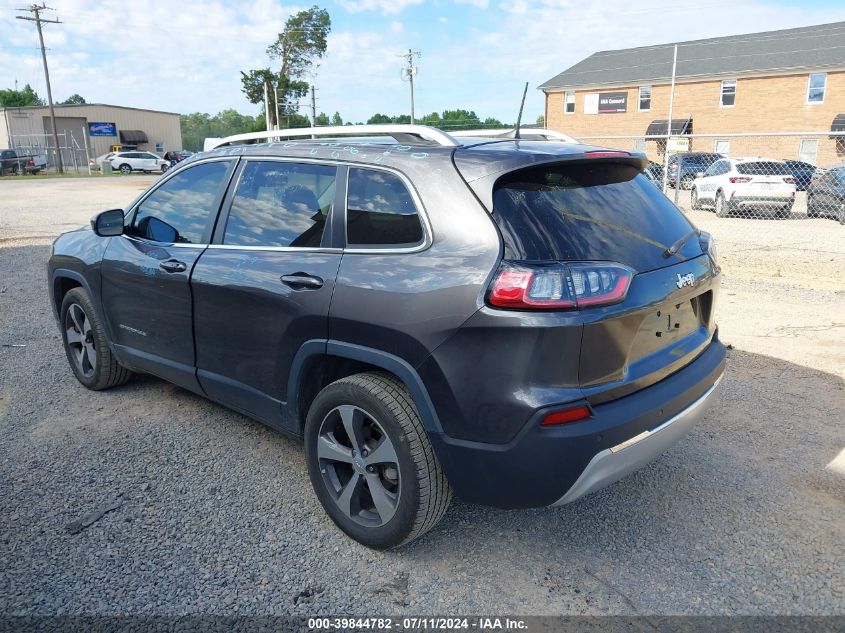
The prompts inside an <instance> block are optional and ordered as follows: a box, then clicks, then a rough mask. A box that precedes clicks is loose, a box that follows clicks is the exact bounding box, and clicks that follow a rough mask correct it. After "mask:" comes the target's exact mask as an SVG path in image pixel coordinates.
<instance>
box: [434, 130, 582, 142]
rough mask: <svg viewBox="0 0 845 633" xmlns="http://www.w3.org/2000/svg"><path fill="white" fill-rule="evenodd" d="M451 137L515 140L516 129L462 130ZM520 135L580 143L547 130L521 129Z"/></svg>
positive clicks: (566, 135) (572, 138)
mask: <svg viewBox="0 0 845 633" xmlns="http://www.w3.org/2000/svg"><path fill="white" fill-rule="evenodd" d="M449 134H450V135H451V136H454V137H456V138H462V137H475V138H501V139H508V138H511V139H512V138H515V135H516V130H515V129H514V128H507V129H498V130H461V131H460V132H449ZM519 135H520V136H521V137H522V138H521V139H520V140H526V137H531V136H542V137H545V138H546V139H548V140H554V141H563V142H564V143H580V142H581V141H579V140H578V139H576V138H574V137H572V136H569V135H568V134H564V133H563V132H557V131H555V130H547V129H545V128H532V127H525V126H523V127H521V128H519Z"/></svg>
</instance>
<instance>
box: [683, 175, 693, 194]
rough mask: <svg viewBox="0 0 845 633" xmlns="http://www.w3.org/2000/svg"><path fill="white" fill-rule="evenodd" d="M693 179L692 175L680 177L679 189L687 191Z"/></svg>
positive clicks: (690, 187)
mask: <svg viewBox="0 0 845 633" xmlns="http://www.w3.org/2000/svg"><path fill="white" fill-rule="evenodd" d="M693 180H695V179H694V178H693V177H692V176H684V177H683V178H681V189H682V190H683V191H689V190H690V189H692V186H693V185H692V183H693Z"/></svg>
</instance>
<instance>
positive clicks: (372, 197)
mask: <svg viewBox="0 0 845 633" xmlns="http://www.w3.org/2000/svg"><path fill="white" fill-rule="evenodd" d="M346 241H347V244H348V245H349V246H351V247H358V248H361V247H364V248H366V247H383V246H396V247H409V246H414V245H417V244H421V243H422V241H423V227H422V222H421V221H420V215H419V211H418V209H417V207H416V204H415V203H414V199H413V197H412V196H411V193H410V192H409V191H408V188H407V187H406V186H405V183H404V182H403V181H402V179H401V178H399V176H397V175H395V174H391V173H389V172H386V171H380V170H379V171H376V170H374V169H359V168H351V169H350V170H349V184H348V188H347V196H346Z"/></svg>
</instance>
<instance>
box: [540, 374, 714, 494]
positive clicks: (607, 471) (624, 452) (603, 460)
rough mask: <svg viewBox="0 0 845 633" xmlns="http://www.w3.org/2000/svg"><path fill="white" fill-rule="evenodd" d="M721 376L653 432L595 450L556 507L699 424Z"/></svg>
mask: <svg viewBox="0 0 845 633" xmlns="http://www.w3.org/2000/svg"><path fill="white" fill-rule="evenodd" d="M721 381H722V376H719V379H718V380H717V381H716V382H715V383H713V386H712V387H710V389H708V390H707V391H705V392H704V394H702V396H701V397H700V398H699V399H698V400H696V401H695V402H693V403H692V404H691V405H690V406H688V407H687V408H686V409H684V410H683V411H681V412H680V413H678V414H677V415H675V416H673V417H672V418H670V419H668V420H666V422H664V423H663V424H661V425H660V426H657V427H655V428H653V429H651V430H650V431H643V432H642V433H640V434H639V435H635V436H634V437H632V438H631V439H629V440H625V441H624V442H621V443H620V444H617V445H616V446H613V447H611V448H606V449H605V450H603V451H601V452H599V453H596V454H595V455H594V456H593V458H592V459H591V460H590V463H589V464H587V467H586V468H585V469H584V472H582V473H581V476H580V477H578V479H577V480H576V482H575V483H574V484H572V487H571V488H570V489H569V490H567V491H566V494H564V495H563V496H562V497H561V498H560V499H558V500H557V501H555V502H554V503H553V504H552V505H553V506H560V505H564V504H566V503H571V502H572V501H575V500H576V499H579V498H581V497H583V496H584V495H586V494H589V493H591V492H595V491H596V490H599V489H601V488H604V487H605V486H608V485H610V484H612V483H613V482H615V481H617V480H618V479H621V478H622V477H624V476H625V475H627V474H629V473H632V472H634V471H635V470H637V469H638V468H641V467H642V466H645V465H646V464H648V463H649V462H651V461H653V460H654V459H655V458H656V457H658V456H659V455H661V454H662V453H663V452H665V451H666V450H668V449H669V448H670V447H671V446H673V445H674V444H675V443H676V442H677V441H678V440H680V439H681V438H682V437H683V436H684V435H686V434H687V433H688V432H689V430H690V429H691V428H692V427H693V426H695V425H696V424H698V422H699V421H700V420H701V418H703V417H704V414H705V413H706V412H707V409H708V408H709V407H710V404H711V403H712V402H713V400H714V399H715V395H716V388H717V387H718V386H719V383H720V382H721Z"/></svg>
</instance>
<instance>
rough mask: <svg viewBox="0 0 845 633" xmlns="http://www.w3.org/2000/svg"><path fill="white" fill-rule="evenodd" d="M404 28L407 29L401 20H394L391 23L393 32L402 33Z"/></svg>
mask: <svg viewBox="0 0 845 633" xmlns="http://www.w3.org/2000/svg"><path fill="white" fill-rule="evenodd" d="M404 30H405V26H404V25H403V24H402V23H401V22H399V21H397V20H394V21H393V22H391V23H390V32H391V33H401V32H402V31H404Z"/></svg>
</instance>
